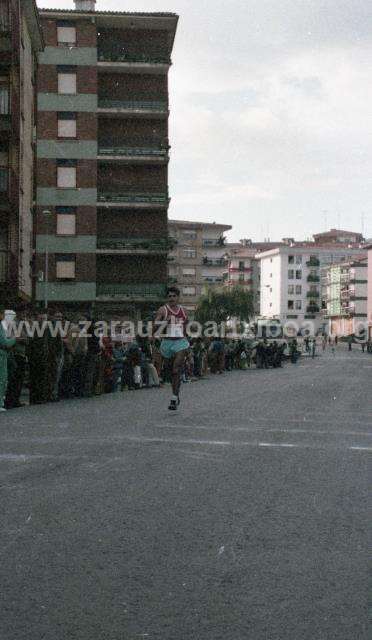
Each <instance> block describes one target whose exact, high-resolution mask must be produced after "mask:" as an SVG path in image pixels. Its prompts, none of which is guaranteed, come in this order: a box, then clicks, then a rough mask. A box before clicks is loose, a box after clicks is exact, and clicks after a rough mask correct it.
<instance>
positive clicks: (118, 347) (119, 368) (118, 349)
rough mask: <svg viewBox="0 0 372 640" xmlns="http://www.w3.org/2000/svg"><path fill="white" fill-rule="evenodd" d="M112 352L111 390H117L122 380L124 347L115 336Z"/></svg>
mask: <svg viewBox="0 0 372 640" xmlns="http://www.w3.org/2000/svg"><path fill="white" fill-rule="evenodd" d="M112 354H113V358H114V363H113V379H112V391H113V392H116V391H119V388H120V387H121V384H122V381H123V375H124V373H123V367H124V358H125V347H124V344H123V341H122V339H120V338H118V337H116V338H115V340H114V341H113V347H112Z"/></svg>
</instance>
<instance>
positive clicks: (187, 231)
mask: <svg viewBox="0 0 372 640" xmlns="http://www.w3.org/2000/svg"><path fill="white" fill-rule="evenodd" d="M182 235H184V236H185V237H186V238H189V239H190V240H196V238H197V233H196V231H192V230H191V229H184V230H183V231H182Z"/></svg>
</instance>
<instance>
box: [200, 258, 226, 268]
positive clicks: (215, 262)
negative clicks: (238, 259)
mask: <svg viewBox="0 0 372 640" xmlns="http://www.w3.org/2000/svg"><path fill="white" fill-rule="evenodd" d="M203 265H204V266H207V267H225V266H226V265H227V260H224V259H223V258H216V259H213V258H203Z"/></svg>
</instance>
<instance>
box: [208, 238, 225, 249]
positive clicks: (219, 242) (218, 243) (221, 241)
mask: <svg viewBox="0 0 372 640" xmlns="http://www.w3.org/2000/svg"><path fill="white" fill-rule="evenodd" d="M225 243H226V238H224V237H223V236H221V237H220V238H216V239H213V240H203V247H205V248H208V247H210V248H217V247H224V246H225Z"/></svg>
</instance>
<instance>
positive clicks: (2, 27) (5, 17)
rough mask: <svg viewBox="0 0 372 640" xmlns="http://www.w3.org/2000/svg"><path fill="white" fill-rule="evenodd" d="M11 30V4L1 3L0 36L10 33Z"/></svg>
mask: <svg viewBox="0 0 372 640" xmlns="http://www.w3.org/2000/svg"><path fill="white" fill-rule="evenodd" d="M9 30H10V22H9V4H8V2H1V3H0V34H4V33H8V32H9Z"/></svg>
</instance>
